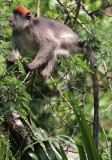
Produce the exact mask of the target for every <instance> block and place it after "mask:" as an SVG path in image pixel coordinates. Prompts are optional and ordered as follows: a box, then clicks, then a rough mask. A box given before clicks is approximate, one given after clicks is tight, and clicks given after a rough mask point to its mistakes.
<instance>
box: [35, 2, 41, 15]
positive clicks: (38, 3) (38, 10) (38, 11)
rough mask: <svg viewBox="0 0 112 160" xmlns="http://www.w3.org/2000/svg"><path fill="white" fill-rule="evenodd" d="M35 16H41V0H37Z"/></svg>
mask: <svg viewBox="0 0 112 160" xmlns="http://www.w3.org/2000/svg"><path fill="white" fill-rule="evenodd" d="M35 17H38V18H39V17H40V0H37V9H36V13H35Z"/></svg>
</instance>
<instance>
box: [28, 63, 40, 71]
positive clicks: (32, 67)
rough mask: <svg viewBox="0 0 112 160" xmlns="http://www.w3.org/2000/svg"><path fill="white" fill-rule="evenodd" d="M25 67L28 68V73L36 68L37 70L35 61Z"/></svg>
mask: <svg viewBox="0 0 112 160" xmlns="http://www.w3.org/2000/svg"><path fill="white" fill-rule="evenodd" d="M27 67H28V69H29V70H30V71H32V70H35V69H36V68H38V66H37V63H36V62H35V61H33V62H32V63H29V64H28V66H27Z"/></svg>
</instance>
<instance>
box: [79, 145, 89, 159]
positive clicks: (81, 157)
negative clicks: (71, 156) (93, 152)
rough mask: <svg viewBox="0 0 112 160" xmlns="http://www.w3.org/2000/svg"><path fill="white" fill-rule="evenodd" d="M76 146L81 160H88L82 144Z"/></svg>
mask: <svg viewBox="0 0 112 160" xmlns="http://www.w3.org/2000/svg"><path fill="white" fill-rule="evenodd" d="M76 145H77V147H78V151H79V156H80V160H87V159H86V154H85V151H84V147H83V146H82V145H80V144H76Z"/></svg>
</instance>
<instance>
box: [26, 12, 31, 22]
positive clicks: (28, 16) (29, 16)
mask: <svg viewBox="0 0 112 160" xmlns="http://www.w3.org/2000/svg"><path fill="white" fill-rule="evenodd" d="M26 19H28V20H30V19H31V15H30V12H28V13H27V14H26Z"/></svg>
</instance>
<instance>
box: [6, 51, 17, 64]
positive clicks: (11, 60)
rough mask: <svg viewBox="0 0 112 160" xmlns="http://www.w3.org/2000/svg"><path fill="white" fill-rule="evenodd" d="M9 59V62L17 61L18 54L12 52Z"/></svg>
mask: <svg viewBox="0 0 112 160" xmlns="http://www.w3.org/2000/svg"><path fill="white" fill-rule="evenodd" d="M7 60H8V61H9V62H15V60H16V56H15V55H14V54H13V53H12V54H10V55H9V56H8V57H7Z"/></svg>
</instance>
